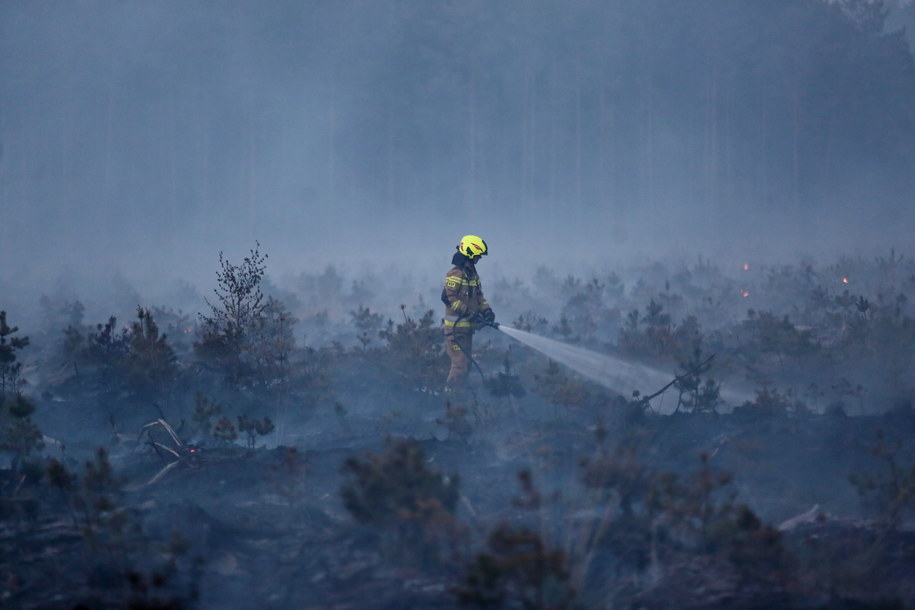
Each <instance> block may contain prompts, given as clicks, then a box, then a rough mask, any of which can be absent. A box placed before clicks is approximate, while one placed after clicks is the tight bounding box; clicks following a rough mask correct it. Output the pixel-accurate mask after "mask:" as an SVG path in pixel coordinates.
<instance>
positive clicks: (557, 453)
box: [0, 250, 915, 608]
mask: <svg viewBox="0 0 915 610" xmlns="http://www.w3.org/2000/svg"><path fill="white" fill-rule="evenodd" d="M258 257H259V253H258V252H257V250H255V251H252V256H251V257H250V258H249V259H246V260H245V261H244V262H242V263H241V264H237V265H236V264H233V263H232V262H230V261H223V266H222V269H221V272H222V273H223V276H221V277H222V279H221V281H219V282H218V283H217V285H216V288H217V292H216V295H215V296H214V297H209V298H208V302H205V301H203V300H202V299H199V297H197V295H196V294H195V293H194V292H193V290H191V289H189V288H188V287H185V288H186V290H185V292H184V296H185V300H184V301H183V302H182V301H181V300H180V299H179V300H176V301H175V302H172V303H169V304H168V305H160V304H157V303H144V302H143V300H142V297H140V295H139V294H138V293H137V292H136V291H134V290H132V289H131V288H130V287H129V286H125V285H123V284H118V285H117V286H116V288H115V290H114V291H113V294H115V295H117V294H120V295H121V296H122V297H123V298H121V299H120V302H121V303H129V302H131V301H133V302H137V303H139V304H140V307H139V309H135V310H133V311H130V310H129V307H133V305H131V306H128V308H125V309H126V310H127V313H126V314H125V313H124V311H125V309H118V305H116V303H117V302H118V301H119V300H118V299H117V298H115V299H111V300H110V303H114V304H113V305H109V310H108V311H106V312H104V313H100V311H102V310H103V309H104V306H101V305H99V303H101V302H102V300H101V297H99V296H98V295H95V297H94V299H93V300H92V301H89V300H87V303H88V305H87V304H84V302H83V301H82V300H81V299H80V297H79V295H77V294H73V293H69V294H64V293H60V294H53V293H50V294H46V295H44V296H43V297H41V298H40V299H36V300H37V301H38V302H37V303H34V304H32V305H31V306H22V307H20V308H19V310H18V311H17V310H16V309H13V308H12V307H7V306H4V307H5V311H6V324H5V325H4V327H3V346H4V354H6V355H9V356H12V358H6V359H5V360H4V362H3V367H4V368H3V379H2V380H3V383H4V391H5V396H6V400H5V402H4V406H3V412H2V414H0V417H2V422H0V423H2V425H3V427H2V431H0V434H2V435H3V436H2V439H0V442H2V449H3V456H4V462H3V463H2V469H0V492H2V496H0V519H2V520H0V548H2V552H0V602H2V604H3V605H4V607H11V608H124V607H131V608H250V607H264V608H290V607H301V608H426V607H428V608H453V607H471V608H473V607H480V608H483V607H486V608H494V607H495V608H498V607H501V608H521V607H524V608H594V607H602V608H603V607H607V608H611V607H612V608H670V607H680V608H772V607H779V608H836V607H841V608H860V607H887V608H895V607H899V608H902V607H908V606H911V605H912V604H915V586H913V583H915V578H913V576H915V535H913V532H912V531H911V529H910V526H911V516H912V514H911V510H912V505H913V504H912V503H913V501H912V497H911V489H912V485H913V484H915V455H913V443H912V441H911V439H912V438H913V433H915V412H913V409H912V398H913V396H912V392H913V352H912V350H911V349H910V348H911V345H913V344H915V321H913V317H912V310H911V305H910V296H911V295H912V294H913V292H915V265H913V263H912V262H911V261H909V260H908V259H907V258H906V257H904V256H901V255H899V254H897V253H896V252H891V253H889V254H888V255H887V256H885V257H878V258H877V259H842V260H840V261H837V262H834V263H829V264H825V265H816V264H812V263H809V264H808V263H802V264H797V265H783V266H770V267H759V268H757V267H756V266H755V265H749V264H748V265H747V268H746V269H743V268H742V266H740V267H738V268H737V269H735V270H733V272H732V271H731V270H722V269H720V268H718V267H716V266H715V265H713V264H711V263H708V262H703V261H698V262H697V263H695V264H692V265H688V264H682V263H677V264H670V263H661V262H657V263H652V264H651V265H649V266H647V267H644V268H627V269H617V270H614V271H612V272H605V273H599V274H594V275H592V276H586V277H575V276H572V275H569V276H566V277H561V276H558V275H555V274H552V273H551V272H550V271H549V270H548V269H545V268H542V269H540V270H538V274H537V277H536V281H532V280H530V279H528V278H499V277H491V278H490V277H488V276H487V275H486V273H485V270H483V269H481V274H482V275H483V278H484V282H485V290H486V294H487V297H488V299H489V301H490V302H491V303H492V304H493V306H494V308H495V309H496V312H497V315H498V316H499V318H500V319H501V320H502V321H503V322H504V323H506V324H511V325H512V326H513V327H515V328H519V329H523V330H526V331H529V332H531V333H534V334H538V335H541V336H547V337H551V338H553V339H557V340H560V341H563V342H565V343H569V344H573V345H576V346H579V347H582V348H585V349H589V350H592V351H595V352H598V353H603V354H612V355H613V356H614V357H617V358H622V359H625V360H627V361H630V362H633V363H636V364H644V365H647V366H651V367H653V368H655V369H658V370H662V371H666V372H668V373H669V375H670V380H671V381H673V380H675V379H676V382H675V383H674V384H673V385H671V386H670V387H669V388H668V389H667V390H665V391H664V392H663V393H660V394H657V395H655V394H656V393H657V392H658V391H659V390H660V389H661V388H657V387H631V388H615V389H610V388H604V387H601V386H598V385H595V384H593V383H591V382H589V381H587V380H585V379H584V378H581V377H579V376H578V375H577V374H576V373H575V371H573V370H570V369H568V368H566V367H564V366H563V365H562V364H559V363H556V362H552V361H550V360H549V359H548V358H546V357H544V356H543V355H541V354H538V353H536V352H534V351H532V350H529V349H527V348H526V347H524V346H522V345H520V344H519V343H517V342H513V341H512V340H511V339H510V338H509V337H507V336H506V335H504V334H502V333H499V332H498V331H496V330H493V329H490V328H486V329H481V330H480V331H479V332H478V334H477V335H476V337H475V344H476V349H475V359H476V360H477V362H478V364H479V366H480V369H481V370H480V371H477V370H474V371H473V372H472V376H471V378H470V389H469V390H468V392H466V393H463V394H460V395H458V396H456V397H449V398H448V399H447V400H446V398H445V396H443V395H442V394H440V393H439V388H440V387H441V385H442V382H443V380H444V378H445V375H446V374H447V367H448V361H447V358H446V356H445V354H444V352H443V349H442V341H441V330H440V328H439V318H440V314H439V311H438V309H439V307H438V306H437V305H431V306H430V305H428V303H430V302H434V298H435V297H437V292H436V291H437V290H438V288H437V286H436V285H435V284H434V282H430V283H429V285H428V286H425V285H421V286H418V287H416V290H414V291H413V293H416V294H424V295H427V297H426V300H425V301H423V300H422V299H420V300H419V302H414V303H412V304H411V303H407V304H405V305H404V306H402V307H398V306H397V304H396V300H394V299H392V298H391V296H390V295H385V294H374V293H372V292H371V291H370V290H368V289H367V288H366V285H365V284H363V283H361V282H360V281H358V278H357V279H356V281H353V278H343V277H341V276H340V275H338V274H337V273H336V272H335V271H334V270H333V269H328V270H326V271H324V272H323V273H322V274H316V275H302V276H301V277H299V278H297V279H296V281H294V282H292V283H288V284H283V285H282V286H280V285H279V284H278V283H274V282H272V281H269V280H268V279H267V276H266V272H265V265H263V261H260V262H258V261H259V258H258ZM225 274H229V276H231V277H234V278H236V279H245V278H247V279H248V280H251V283H250V284H248V285H250V286H252V289H251V290H250V291H248V292H247V293H244V294H241V295H240V294H239V293H238V289H237V286H238V285H239V284H238V283H234V284H233V283H232V282H229V283H224V279H225V277H226V276H225ZM404 283H405V285H406V284H408V282H407V281H406V280H405V282H404ZM233 286H235V288H233ZM207 291H209V289H208V290H207ZM233 291H234V292H233ZM405 293H410V292H409V291H405ZM125 294H126V296H125ZM233 294H234V295H235V296H241V297H244V298H240V299H235V300H233V299H232V298H227V299H223V298H222V297H220V296H219V295H228V296H229V297H231V296H232V295H233ZM392 303H395V304H393V305H392ZM532 303H536V304H537V307H536V308H535V309H532V308H531V304H532ZM179 307H180V308H184V309H178V308H179ZM185 311H190V312H192V313H184V312H185ZM198 312H199V313H200V314H202V315H200V316H198ZM131 315H132V316H134V318H133V319H132V320H131V318H130V317H129V316H131ZM109 316H116V319H110V318H109ZM125 321H126V323H125ZM15 327H18V328H15ZM25 337H28V341H27V342H26V341H24V340H23V339H24V338H25ZM735 387H740V388H742V389H748V391H749V392H750V393H751V396H752V398H751V399H749V400H746V401H744V402H743V403H741V404H729V403H726V402H724V401H723V400H722V398H721V397H722V396H724V395H725V391H724V390H726V389H728V388H735Z"/></svg>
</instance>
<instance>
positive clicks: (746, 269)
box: [743, 263, 750, 271]
mask: <svg viewBox="0 0 915 610" xmlns="http://www.w3.org/2000/svg"><path fill="white" fill-rule="evenodd" d="M749 269H750V265H747V264H746V263H744V266H743V270H744V271H748V270H749Z"/></svg>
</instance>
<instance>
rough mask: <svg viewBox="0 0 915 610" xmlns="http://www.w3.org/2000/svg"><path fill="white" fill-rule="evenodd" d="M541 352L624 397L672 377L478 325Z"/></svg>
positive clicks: (731, 397) (732, 395)
mask: <svg viewBox="0 0 915 610" xmlns="http://www.w3.org/2000/svg"><path fill="white" fill-rule="evenodd" d="M481 324H482V325H485V326H491V327H492V328H495V329H496V330H500V331H502V332H504V333H505V334H506V335H508V336H509V337H511V338H512V339H515V340H516V341H519V342H520V343H523V344H524V345H526V346H528V347H530V348H532V349H534V350H536V351H538V352H540V353H541V354H543V355H544V356H546V357H547V358H549V359H550V360H553V361H554V362H558V363H560V364H563V365H565V366H567V367H569V368H570V369H572V370H573V371H575V372H577V373H579V374H580V375H582V376H583V377H586V378H588V379H590V380H591V381H594V382H595V383H598V384H600V385H602V386H604V387H605V388H608V389H610V390H613V391H614V392H616V393H618V394H621V395H623V396H631V395H632V393H633V391H635V390H639V391H640V392H644V391H646V390H648V389H652V388H664V389H666V388H667V387H669V386H670V385H672V384H673V382H672V381H671V375H669V374H665V373H662V372H661V371H659V370H657V369H654V368H652V367H650V366H646V365H644V364H634V363H631V362H626V361H625V360H622V359H620V358H617V357H615V356H609V355H606V354H599V353H597V352H592V351H591V350H587V349H584V348H581V347H577V346H574V345H569V344H567V343H562V342H561V341H556V340H555V339H548V338H546V337H541V336H539V335H534V334H532V333H529V332H526V331H523V330H519V329H517V328H512V327H511V326H505V325H504V324H499V323H498V322H481ZM721 398H722V399H724V400H725V401H726V402H728V403H731V404H740V403H742V402H743V401H745V400H748V399H749V397H748V396H747V395H744V394H742V393H738V392H733V391H727V392H725V391H724V390H722V392H721Z"/></svg>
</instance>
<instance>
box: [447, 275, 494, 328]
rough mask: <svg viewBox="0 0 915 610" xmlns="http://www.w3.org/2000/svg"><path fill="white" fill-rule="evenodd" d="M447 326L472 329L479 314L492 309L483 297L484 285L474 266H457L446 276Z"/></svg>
mask: <svg viewBox="0 0 915 610" xmlns="http://www.w3.org/2000/svg"><path fill="white" fill-rule="evenodd" d="M442 300H443V301H447V304H446V306H445V326H457V327H458V328H461V327H471V326H472V322H471V319H472V318H473V317H474V316H475V315H476V314H477V312H480V311H484V310H486V309H490V307H489V303H487V302H486V299H485V297H483V285H482V283H481V282H480V276H479V275H477V271H476V268H475V267H474V266H473V265H472V264H464V265H455V266H454V267H453V268H452V269H451V270H450V271H448V273H446V274H445V290H444V292H443V293H442Z"/></svg>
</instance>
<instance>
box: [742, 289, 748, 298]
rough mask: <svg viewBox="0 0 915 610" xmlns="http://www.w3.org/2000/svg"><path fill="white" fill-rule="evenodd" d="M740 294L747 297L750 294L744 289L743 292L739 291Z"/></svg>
mask: <svg viewBox="0 0 915 610" xmlns="http://www.w3.org/2000/svg"><path fill="white" fill-rule="evenodd" d="M740 294H741V296H744V297H748V296H750V293H749V292H747V291H746V290H744V291H743V292H741V293H740Z"/></svg>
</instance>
